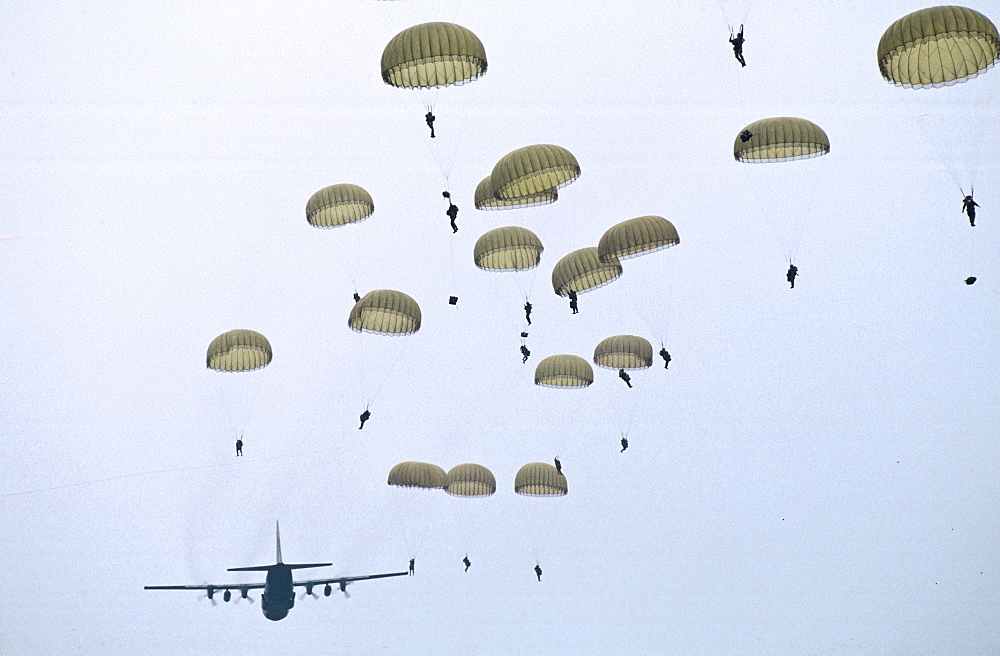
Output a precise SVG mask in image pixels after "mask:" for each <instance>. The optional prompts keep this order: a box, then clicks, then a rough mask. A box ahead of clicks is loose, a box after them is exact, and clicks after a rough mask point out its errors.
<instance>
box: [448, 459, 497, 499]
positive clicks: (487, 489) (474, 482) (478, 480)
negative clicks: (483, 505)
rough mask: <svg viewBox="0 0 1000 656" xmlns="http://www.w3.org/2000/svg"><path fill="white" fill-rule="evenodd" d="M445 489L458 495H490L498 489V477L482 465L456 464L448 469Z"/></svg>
mask: <svg viewBox="0 0 1000 656" xmlns="http://www.w3.org/2000/svg"><path fill="white" fill-rule="evenodd" d="M444 491H445V492H447V493H448V494H451V495H453V496H456V497H488V496H489V495H491V494H493V493H494V492H496V491H497V479H496V478H494V477H493V472H491V471H490V470H489V469H487V468H486V467H483V466H482V465H476V464H473V463H465V464H464V465H455V466H454V467H452V468H451V469H449V470H448V482H447V484H446V485H445V488H444Z"/></svg>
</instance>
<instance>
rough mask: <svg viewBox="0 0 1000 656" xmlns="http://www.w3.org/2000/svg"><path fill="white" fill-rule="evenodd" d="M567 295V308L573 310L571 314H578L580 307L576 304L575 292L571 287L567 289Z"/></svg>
mask: <svg viewBox="0 0 1000 656" xmlns="http://www.w3.org/2000/svg"><path fill="white" fill-rule="evenodd" d="M568 296H569V309H570V310H573V314H578V313H579V312H580V308H579V307H577V305H576V292H575V291H573V290H572V289H571V290H569V294H568Z"/></svg>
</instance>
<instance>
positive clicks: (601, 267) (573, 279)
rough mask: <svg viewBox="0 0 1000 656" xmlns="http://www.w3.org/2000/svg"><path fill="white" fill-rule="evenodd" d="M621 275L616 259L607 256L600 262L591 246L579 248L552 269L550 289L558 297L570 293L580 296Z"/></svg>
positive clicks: (620, 268) (619, 263) (619, 265)
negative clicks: (604, 260)
mask: <svg viewBox="0 0 1000 656" xmlns="http://www.w3.org/2000/svg"><path fill="white" fill-rule="evenodd" d="M620 275H622V265H621V262H619V261H618V259H617V258H615V257H613V256H610V255H609V256H608V258H607V262H602V261H601V260H600V258H599V257H598V256H597V249H596V248H595V247H593V246H588V247H587V248H581V249H579V250H576V251H573V252H572V253H570V254H569V255H566V256H565V257H563V258H562V259H561V260H559V261H558V262H556V265H555V266H554V267H553V268H552V289H553V290H554V291H555V293H556V294H558V295H559V296H566V295H567V294H569V293H570V292H571V291H572V292H577V293H578V294H582V293H584V292H589V291H591V290H594V289H597V288H598V287H601V286H603V285H606V284H608V283H609V282H612V281H613V280H616V279H617V278H618V276H620Z"/></svg>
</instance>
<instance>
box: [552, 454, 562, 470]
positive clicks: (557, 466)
mask: <svg viewBox="0 0 1000 656" xmlns="http://www.w3.org/2000/svg"><path fill="white" fill-rule="evenodd" d="M554 460H555V463H556V472H558V473H560V474H562V463H561V462H559V456H556V457H555V458H554Z"/></svg>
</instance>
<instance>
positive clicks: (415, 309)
mask: <svg viewBox="0 0 1000 656" xmlns="http://www.w3.org/2000/svg"><path fill="white" fill-rule="evenodd" d="M347 325H348V326H350V327H351V330H355V331H357V332H365V333H376V334H378V335H411V334H413V333H415V332H417V331H418V330H420V306H419V305H417V302H416V301H415V300H413V299H412V298H411V297H410V296H407V295H406V294H404V293H403V292H397V291H394V290H392V289H376V290H375V291H373V292H368V293H367V294H365V295H364V297H362V299H361V300H360V301H358V302H357V303H355V304H354V307H353V308H351V315H350V317H348V319H347Z"/></svg>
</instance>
